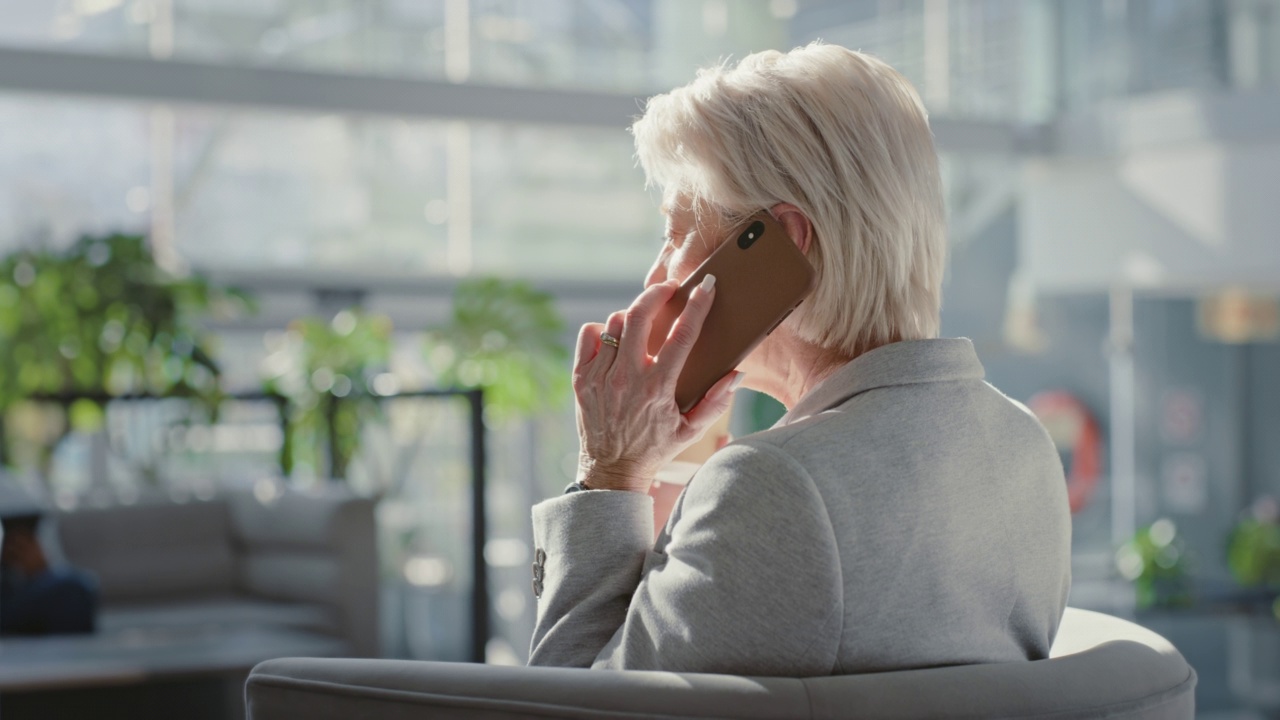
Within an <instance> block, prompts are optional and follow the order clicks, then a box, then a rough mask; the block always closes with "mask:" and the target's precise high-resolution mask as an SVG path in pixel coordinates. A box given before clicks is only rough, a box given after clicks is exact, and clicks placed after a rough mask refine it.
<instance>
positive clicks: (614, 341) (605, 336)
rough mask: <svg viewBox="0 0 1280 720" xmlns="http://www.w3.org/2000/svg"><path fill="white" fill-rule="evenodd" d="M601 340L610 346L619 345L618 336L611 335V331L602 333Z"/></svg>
mask: <svg viewBox="0 0 1280 720" xmlns="http://www.w3.org/2000/svg"><path fill="white" fill-rule="evenodd" d="M600 342H602V343H604V344H605V345H608V346H609V347H613V348H616V347H618V338H616V337H614V336H612V335H610V334H609V333H600Z"/></svg>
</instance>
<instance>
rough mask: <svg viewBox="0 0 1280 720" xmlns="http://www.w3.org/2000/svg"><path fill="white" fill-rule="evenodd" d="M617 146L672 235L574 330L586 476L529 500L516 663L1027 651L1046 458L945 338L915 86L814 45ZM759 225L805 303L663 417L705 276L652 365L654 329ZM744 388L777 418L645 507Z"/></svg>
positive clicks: (1054, 601)
mask: <svg viewBox="0 0 1280 720" xmlns="http://www.w3.org/2000/svg"><path fill="white" fill-rule="evenodd" d="M632 131H633V133H634V135H635V140H636V149H637V156H638V159H639V162H640V164H641V165H642V167H643V168H644V170H645V173H646V176H647V178H648V181H649V182H650V184H653V185H656V186H658V187H660V188H661V189H662V193H663V198H664V202H663V211H664V213H665V214H666V221H667V222H666V237H665V239H664V244H663V247H662V249H661V251H660V253H659V255H658V258H657V261H656V262H655V263H654V265H653V267H652V269H651V270H650V272H649V274H648V277H647V278H646V282H645V285H646V289H645V291H644V292H643V293H641V295H640V296H639V297H638V298H637V299H636V301H635V302H634V303H633V304H632V305H631V307H630V308H628V309H627V310H625V311H620V312H617V313H614V314H613V315H611V316H610V317H609V318H608V319H607V321H606V322H605V323H602V324H599V323H592V324H588V325H585V326H584V327H583V328H582V331H581V333H580V335H579V340H578V346H577V351H576V357H575V366H574V370H573V385H574V391H575V396H576V401H577V415H578V427H579V436H580V442H581V450H580V461H579V470H578V473H577V479H576V481H575V482H574V483H573V484H572V485H570V487H569V488H566V492H565V494H564V495H563V496H562V497H558V498H555V499H551V500H548V501H545V502H542V503H539V504H538V505H536V506H535V507H534V508H533V523H534V539H535V545H536V551H535V563H534V593H535V595H537V596H538V598H539V599H538V605H537V620H536V625H535V628H534V633H533V639H532V646H531V651H530V660H529V663H530V664H531V665H555V666H580V667H587V666H590V667H597V668H619V669H659V670H670V671H686V672H718V673H735V674H742V675H760V676H792V677H811V676H822V675H830V674H849V673H861V672H876V671H886V670H897V669H906V668H918V667H930V666H942V665H956V664H966V663H985V662H1010V661H1024V660H1036V659H1040V658H1045V657H1047V656H1048V653H1049V648H1050V646H1051V644H1052V642H1053V639H1054V636H1055V634H1056V632H1057V628H1058V623H1059V621H1060V619H1061V617H1062V613H1063V610H1064V608H1065V605H1066V598H1067V592H1068V589H1069V586H1070V531H1071V528H1070V517H1069V513H1068V509H1067V496H1066V489H1065V481H1064V477H1063V470H1062V465H1061V462H1060V460H1059V457H1058V453H1057V451H1056V450H1055V449H1054V446H1053V443H1052V442H1051V440H1050V439H1049V437H1048V435H1047V433H1046V432H1045V430H1044V428H1043V427H1042V426H1041V425H1040V424H1039V423H1038V422H1037V421H1036V419H1035V418H1034V417H1033V416H1032V415H1031V414H1030V413H1029V412H1028V411H1027V410H1026V408H1025V407H1023V406H1021V405H1020V404H1018V403H1016V402H1014V401H1012V400H1010V399H1009V398H1007V397H1005V396H1004V395H1003V394H1001V393H1000V392H999V391H998V390H996V389H995V388H994V387H992V386H991V385H989V384H988V383H986V382H985V381H984V380H983V378H984V371H983V368H982V365H981V363H980V362H979V360H978V358H977V356H976V354H975V352H974V349H973V345H972V343H971V342H970V341H969V340H966V339H945V338H939V337H938V335H939V323H940V320H939V312H940V304H941V286H942V280H943V273H944V269H945V264H946V228H945V214H944V206H943V192H942V183H941V180H940V176H939V171H938V158H937V154H936V152H935V150H934V146H933V140H932V135H931V132H930V129H929V125H928V120H927V117H926V113H925V110H924V107H923V105H922V103H921V101H920V98H919V96H918V95H917V93H916V91H915V90H914V89H913V88H912V87H911V85H910V84H909V83H908V82H907V81H906V80H905V79H904V78H903V77H902V76H901V75H900V74H899V73H897V72H896V71H895V70H893V69H892V68H891V67H889V66H888V65H886V64H885V63H884V62H882V61H880V60H877V59H875V58H873V57H870V56H868V55H864V54H862V53H858V52H853V51H850V50H847V49H845V48H841V47H837V46H832V45H824V44H820V43H815V44H812V45H809V46H807V47H802V48H797V49H796V50H793V51H791V52H789V53H780V52H775V51H768V52H762V53H757V54H754V55H751V56H748V57H746V58H745V59H743V60H742V61H741V62H740V63H739V64H738V65H737V66H736V67H729V66H720V67H713V68H710V69H706V70H703V71H701V72H699V74H698V76H697V78H696V79H695V80H694V81H693V82H692V83H690V84H689V85H687V86H685V87H682V88H679V89H676V90H674V91H672V92H669V93H667V94H664V95H659V96H656V97H654V98H652V99H650V100H649V102H648V104H647V106H646V109H645V113H644V115H643V117H641V118H640V119H639V120H638V121H637V122H636V124H635V125H634V127H633V129H632ZM761 210H767V211H769V212H770V213H771V214H772V215H773V216H774V217H775V218H776V219H777V220H778V221H779V222H780V224H781V225H782V226H783V227H784V228H785V229H786V231H787V234H788V236H789V237H790V238H791V240H792V241H794V242H795V244H796V245H797V246H798V247H799V249H800V250H801V251H802V252H803V253H804V254H805V255H806V257H807V258H808V259H809V260H810V262H811V264H812V265H813V267H814V269H815V271H816V276H817V280H816V284H815V287H814V290H813V292H812V293H811V295H810V296H809V297H808V298H806V299H805V301H804V302H803V303H802V304H801V305H800V306H799V307H798V308H797V309H796V311H795V312H794V313H792V314H791V316H790V317H788V318H787V320H786V321H785V322H783V323H782V324H781V325H780V326H779V327H778V328H777V329H776V330H775V331H774V332H773V333H772V334H770V335H769V336H768V337H767V338H766V339H765V340H764V341H763V342H762V343H761V344H760V345H759V346H758V347H757V348H756V349H755V350H754V351H752V353H751V354H750V355H749V356H748V357H747V358H746V359H745V360H744V361H743V362H742V363H741V364H740V365H739V367H738V368H737V370H736V371H734V372H731V373H729V375H728V376H726V377H725V378H723V379H722V380H721V381H720V382H719V383H718V384H716V385H715V386H714V387H712V389H711V390H709V391H708V392H707V393H706V395H705V397H704V398H703V399H702V401H701V402H700V403H699V404H698V405H697V406H695V407H694V408H692V409H691V410H690V411H689V412H688V413H687V414H684V415H682V414H681V413H680V412H679V410H678V408H677V407H676V403H675V399H674V387H675V381H676V378H677V377H678V375H679V372H680V370H681V368H682V366H683V363H684V360H685V358H686V357H687V356H688V353H689V351H690V349H691V348H692V346H693V343H694V341H695V340H696V338H697V336H698V333H699V331H700V329H701V323H702V320H703V318H704V317H705V316H706V314H707V310H708V308H709V307H710V306H711V303H712V302H714V300H715V285H714V282H715V281H714V278H708V279H707V280H706V281H704V283H703V284H702V285H701V286H700V287H699V289H697V290H695V291H694V292H693V293H692V295H691V297H690V299H689V302H688V304H687V306H686V308H685V310H684V312H683V314H682V316H681V317H680V318H679V320H678V321H677V323H676V325H675V326H674V327H673V329H672V331H671V333H670V335H669V336H668V338H667V341H666V344H665V345H663V346H662V348H661V350H660V351H659V353H658V355H656V356H650V355H649V354H648V353H647V352H646V349H647V339H648V337H647V336H648V331H649V328H650V324H651V321H652V319H653V317H654V315H655V313H656V311H657V310H658V309H659V308H661V307H662V306H663V304H664V303H665V302H666V301H667V300H668V299H669V298H670V297H672V295H673V293H674V292H675V289H676V288H677V286H678V285H679V283H680V281H682V280H683V279H685V278H687V277H688V276H689V275H690V274H691V273H693V272H694V270H695V269H696V268H697V267H698V265H699V264H700V263H702V262H703V260H705V259H706V258H707V257H708V256H709V255H710V254H711V252H712V251H713V250H714V249H715V248H716V247H717V245H718V244H719V243H720V242H722V240H723V235H724V233H725V232H727V231H728V230H729V229H731V228H733V227H735V226H736V224H737V223H739V222H740V221H741V220H743V219H745V218H748V217H750V216H751V215H753V214H755V213H757V212H760V211H761ZM767 281H768V279H767V278H761V282H762V283H763V282H767ZM739 385H741V386H744V387H747V388H750V389H753V390H757V391H760V392H763V393H767V394H769V395H771V396H773V397H775V398H777V399H778V400H779V401H781V402H782V403H783V404H784V405H785V406H786V407H787V413H786V415H785V416H784V417H783V418H782V419H781V420H780V421H779V422H778V423H777V424H776V425H774V426H773V427H772V428H770V429H768V430H765V431H763V432H759V433H755V434H752V435H749V436H746V437H743V438H739V439H737V440H735V441H733V442H730V443H729V444H728V445H727V446H725V447H724V448H722V449H720V450H718V451H716V452H715V453H714V454H712V455H711V456H710V458H709V459H708V460H707V461H706V463H705V464H703V465H702V466H701V468H700V469H698V471H697V472H696V474H695V475H694V476H693V477H692V479H691V480H690V481H689V483H688V485H687V487H685V489H684V490H683V493H681V494H680V496H679V498H678V499H677V500H676V501H675V503H674V508H673V509H672V510H671V513H670V517H669V519H664V518H662V517H660V516H657V517H655V514H654V502H653V499H652V498H651V497H650V496H649V495H648V494H647V492H648V491H649V490H650V487H651V483H652V482H653V479H654V477H655V475H657V474H658V473H659V472H660V471H661V469H662V468H663V467H664V466H665V465H666V464H667V463H668V462H669V461H670V460H671V459H672V458H673V457H675V456H676V455H677V453H679V452H680V451H681V450H682V448H684V447H685V446H686V445H688V444H689V443H691V442H692V441H693V440H694V439H695V438H697V437H699V436H700V435H701V434H702V433H703V431H704V430H705V429H706V428H707V427H708V426H709V425H711V424H712V423H713V422H715V420H716V418H717V417H719V416H720V415H721V414H722V413H723V411H724V410H725V409H726V408H727V407H728V404H729V402H730V397H731V395H732V392H733V390H734V388H735V387H736V386H739ZM664 520H665V523H664V522H663V521H664ZM655 521H656V522H658V523H660V524H663V529H662V531H661V532H660V533H659V534H658V537H657V540H656V542H655V541H654V537H653V527H654V525H653V524H654V523H655Z"/></svg>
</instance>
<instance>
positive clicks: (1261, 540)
mask: <svg viewBox="0 0 1280 720" xmlns="http://www.w3.org/2000/svg"><path fill="white" fill-rule="evenodd" d="M1227 567H1228V568H1229V569H1230V570H1231V574H1232V576H1234V577H1235V579H1236V582H1238V583H1240V585H1242V586H1243V587H1246V588H1259V589H1268V590H1276V589H1280V503H1277V502H1276V500H1275V498H1272V497H1263V498H1259V499H1258V500H1257V501H1256V502H1254V503H1253V506H1252V507H1250V508H1249V510H1248V511H1247V512H1246V513H1245V514H1244V516H1243V517H1241V519H1240V521H1239V522H1238V523H1236V526H1235V528H1234V529H1233V530H1232V531H1231V536H1230V538H1229V539H1228V541H1227Z"/></svg>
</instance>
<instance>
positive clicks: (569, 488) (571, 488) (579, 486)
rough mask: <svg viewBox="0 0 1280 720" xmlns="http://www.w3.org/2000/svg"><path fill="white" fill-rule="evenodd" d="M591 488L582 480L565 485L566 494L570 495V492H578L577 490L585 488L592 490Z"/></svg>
mask: <svg viewBox="0 0 1280 720" xmlns="http://www.w3.org/2000/svg"><path fill="white" fill-rule="evenodd" d="M590 489H591V488H589V487H587V486H586V483H584V482H582V481H581V480H574V481H573V482H571V483H569V484H568V485H565V486H564V494H565V495H568V494H569V493H576V492H580V491H583V490H590Z"/></svg>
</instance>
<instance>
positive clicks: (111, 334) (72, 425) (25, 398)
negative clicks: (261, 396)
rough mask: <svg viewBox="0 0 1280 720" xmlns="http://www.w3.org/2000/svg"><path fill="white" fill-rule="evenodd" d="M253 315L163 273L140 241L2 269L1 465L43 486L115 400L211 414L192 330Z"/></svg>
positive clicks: (205, 365) (36, 254)
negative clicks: (180, 402)
mask: <svg viewBox="0 0 1280 720" xmlns="http://www.w3.org/2000/svg"><path fill="white" fill-rule="evenodd" d="M251 306H252V303H251V301H250V300H249V298H248V297H247V296H246V295H244V294H243V293H240V292H238V291H235V290H232V289H227V288H220V287H215V286H214V285H212V284H210V283H209V282H208V281H206V280H205V279H203V278H202V277H200V276H198V275H192V276H189V277H176V276H173V275H171V274H168V273H166V272H164V271H163V270H162V269H161V268H160V267H159V266H157V265H156V263H155V260H154V258H153V256H152V254H151V250H150V248H149V246H148V244H147V242H146V239H145V238H143V237H141V236H138V235H122V234H116V235H109V236H106V237H84V238H81V239H80V240H79V241H77V242H75V243H73V244H72V245H71V246H70V247H68V248H67V249H65V250H61V251H57V250H51V249H24V250H19V251H17V252H15V253H12V254H10V255H9V256H7V257H5V258H3V259H0V346H3V347H4V348H6V350H5V352H2V353H0V418H2V419H3V421H2V422H0V431H7V436H8V437H9V438H10V441H9V442H8V443H6V442H4V441H3V440H4V438H3V437H0V453H4V458H3V459H5V460H7V461H9V462H10V464H12V460H17V459H25V460H28V461H31V462H32V464H34V465H35V466H36V467H37V469H38V472H39V474H40V476H41V477H42V478H44V479H45V480H46V482H47V480H48V477H49V464H50V461H51V457H52V453H53V451H54V449H55V448H56V446H57V444H58V443H59V442H60V441H61V439H62V438H63V437H64V436H65V435H66V434H67V433H68V432H70V431H71V430H82V431H86V432H97V431H98V430H100V428H101V427H102V422H103V407H104V405H105V403H106V402H107V401H109V400H110V399H111V398H112V397H117V396H121V395H133V394H142V395H154V396H159V397H173V396H180V397H190V398H193V399H195V400H197V401H198V403H197V404H198V405H199V406H200V407H202V408H204V410H206V411H207V412H208V413H210V414H212V413H213V412H216V408H217V402H218V398H219V392H220V391H219V370H218V365H217V363H216V362H215V361H214V359H213V355H212V352H211V350H210V340H209V338H208V337H207V335H206V334H205V333H203V332H202V331H201V329H200V328H199V326H198V325H197V319H198V318H199V317H200V316H201V315H204V314H206V313H211V312H212V313H215V314H219V315H229V314H233V313H235V312H238V311H239V310H241V309H244V308H247V307H251ZM34 404H39V405H42V406H43V407H39V408H37V407H34ZM15 435H16V436H20V438H21V440H22V442H13V440H14V439H15V438H14V436H15ZM6 447H7V449H8V451H9V452H7V453H6V452H5V451H4V450H3V448H6ZM32 447H34V448H35V451H34V452H27V453H26V454H27V456H28V457H26V458H14V457H13V451H14V450H15V449H16V450H19V451H20V452H21V450H22V449H23V448H32ZM142 470H143V471H144V474H148V475H153V474H154V472H153V470H154V469H153V468H142ZM151 479H152V480H154V479H155V478H154V477H152V478H151Z"/></svg>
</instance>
